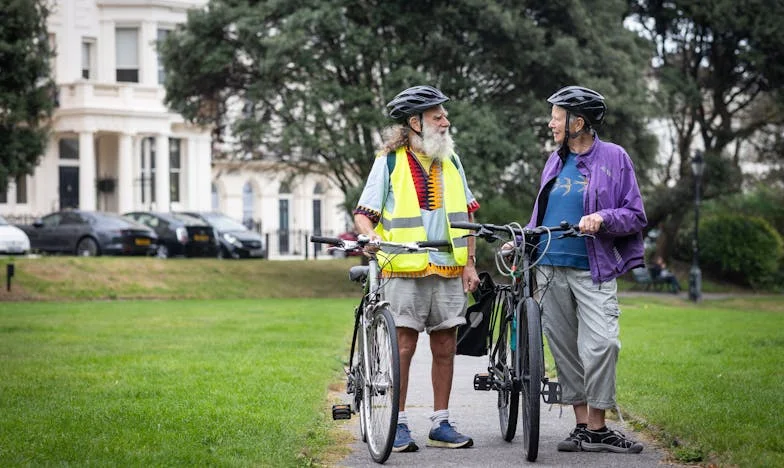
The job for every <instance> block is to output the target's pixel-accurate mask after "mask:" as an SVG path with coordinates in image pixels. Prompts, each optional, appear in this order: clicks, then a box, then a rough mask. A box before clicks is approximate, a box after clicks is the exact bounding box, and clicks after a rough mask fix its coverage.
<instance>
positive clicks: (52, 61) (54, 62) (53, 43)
mask: <svg viewBox="0 0 784 468" xmlns="http://www.w3.org/2000/svg"><path fill="white" fill-rule="evenodd" d="M47 38H48V40H49V49H50V50H51V51H52V57H51V58H50V62H49V63H50V64H51V66H52V79H54V80H55V81H57V36H55V35H54V33H49V34H48V35H47Z"/></svg>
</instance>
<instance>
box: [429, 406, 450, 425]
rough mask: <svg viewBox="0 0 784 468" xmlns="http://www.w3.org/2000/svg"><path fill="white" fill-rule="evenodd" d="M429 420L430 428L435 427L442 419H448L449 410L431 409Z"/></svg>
mask: <svg viewBox="0 0 784 468" xmlns="http://www.w3.org/2000/svg"><path fill="white" fill-rule="evenodd" d="M430 420H431V421H432V422H433V425H432V426H431V429H437V428H438V426H440V425H441V422H442V421H447V422H448V421H449V410H448V409H442V410H438V411H433V414H431V415H430Z"/></svg>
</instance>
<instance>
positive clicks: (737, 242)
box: [700, 214, 784, 288]
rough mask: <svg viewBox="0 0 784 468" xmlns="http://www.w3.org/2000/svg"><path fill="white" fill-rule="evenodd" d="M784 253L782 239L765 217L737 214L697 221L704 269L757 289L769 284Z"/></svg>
mask: <svg viewBox="0 0 784 468" xmlns="http://www.w3.org/2000/svg"><path fill="white" fill-rule="evenodd" d="M782 255H784V241H782V238H781V236H780V235H779V233H778V232H776V230H775V229H774V228H773V227H772V226H771V225H770V223H768V222H767V221H765V220H764V219H761V218H756V217H749V216H743V215H737V214H723V215H718V216H713V217H709V218H707V219H705V220H703V221H702V222H701V223H700V262H701V263H702V267H703V269H705V268H707V269H711V270H712V271H716V272H718V273H720V274H722V275H723V276H725V277H726V278H727V279H729V280H731V281H735V282H740V283H744V284H748V285H750V286H752V287H755V288H759V287H765V286H770V284H771V283H772V282H773V281H774V279H775V277H776V275H777V273H778V270H779V260H780V259H781V258H782Z"/></svg>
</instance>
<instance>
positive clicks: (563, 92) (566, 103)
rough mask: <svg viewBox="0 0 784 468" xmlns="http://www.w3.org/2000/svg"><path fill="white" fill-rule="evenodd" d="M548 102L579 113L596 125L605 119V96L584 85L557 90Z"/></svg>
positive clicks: (592, 124)
mask: <svg viewBox="0 0 784 468" xmlns="http://www.w3.org/2000/svg"><path fill="white" fill-rule="evenodd" d="M547 102H549V103H550V104H552V105H554V106H558V107H563V108H564V109H566V110H567V111H569V112H571V113H573V114H576V115H579V116H580V117H582V118H584V119H585V120H587V121H588V123H589V124H591V126H593V127H596V126H598V125H599V124H601V123H602V120H604V114H605V113H606V112H607V105H606V104H605V103H604V96H602V95H601V94H599V93H597V92H596V91H594V90H592V89H588V88H584V87H582V86H567V87H565V88H561V89H559V90H558V91H556V92H555V93H554V94H553V95H552V96H550V97H549V98H547Z"/></svg>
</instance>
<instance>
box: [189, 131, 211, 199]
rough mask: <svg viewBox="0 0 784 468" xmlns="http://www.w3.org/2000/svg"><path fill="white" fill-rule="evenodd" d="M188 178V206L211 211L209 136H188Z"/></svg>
mask: <svg viewBox="0 0 784 468" xmlns="http://www.w3.org/2000/svg"><path fill="white" fill-rule="evenodd" d="M187 161H188V164H187V168H186V174H187V175H186V178H187V181H188V184H187V191H188V192H187V193H188V200H187V202H186V204H187V206H189V207H190V209H192V210H199V211H210V210H211V208H212V198H211V197H212V191H211V182H212V175H211V172H212V168H211V164H212V145H211V139H210V137H209V136H192V137H190V138H188V150H187Z"/></svg>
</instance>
